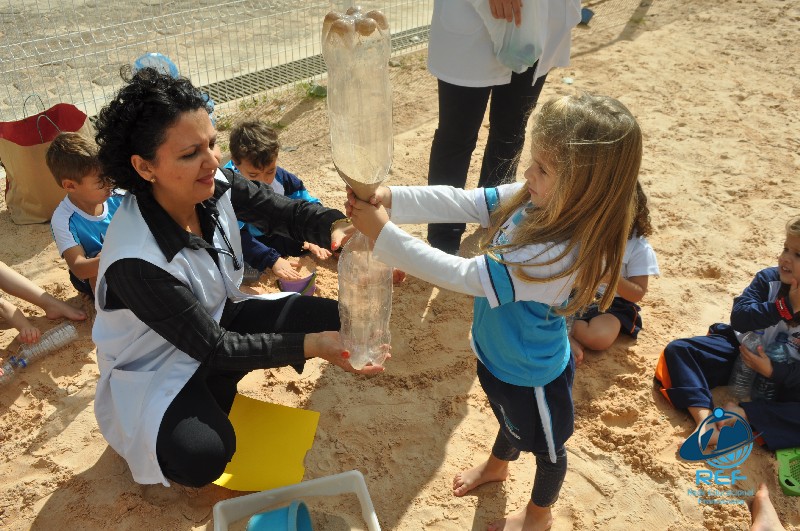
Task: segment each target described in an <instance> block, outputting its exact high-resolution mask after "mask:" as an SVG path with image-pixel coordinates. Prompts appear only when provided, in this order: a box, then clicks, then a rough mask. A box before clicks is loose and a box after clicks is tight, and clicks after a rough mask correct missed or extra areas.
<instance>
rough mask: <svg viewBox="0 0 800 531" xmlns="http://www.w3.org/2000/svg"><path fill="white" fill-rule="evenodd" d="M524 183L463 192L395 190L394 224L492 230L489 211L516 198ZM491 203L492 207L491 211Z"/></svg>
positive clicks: (439, 188)
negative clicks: (502, 201) (455, 225)
mask: <svg viewBox="0 0 800 531" xmlns="http://www.w3.org/2000/svg"><path fill="white" fill-rule="evenodd" d="M522 186H524V183H514V184H508V185H503V186H500V187H498V188H477V189H474V190H462V189H461V188H454V187H452V186H392V187H390V188H391V190H392V213H391V216H392V221H393V222H395V223H397V224H400V225H402V224H405V223H480V225H481V227H488V226H489V207H490V208H494V207H495V206H496V204H497V202H498V201H499V200H500V199H505V198H506V197H509V196H510V195H513V194H514V193H515V192H516V191H517V190H519V189H520V187H522ZM487 203H488V204H489V207H487Z"/></svg>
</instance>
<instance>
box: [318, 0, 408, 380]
mask: <svg viewBox="0 0 800 531" xmlns="http://www.w3.org/2000/svg"><path fill="white" fill-rule="evenodd" d="M390 49H391V41H390V35H389V24H388V22H387V21H386V17H385V16H383V14H382V13H380V12H379V11H369V12H366V13H363V12H362V11H361V10H360V9H359V8H357V7H351V8H350V9H348V10H347V11H346V12H345V13H337V12H331V13H328V14H327V15H326V16H325V21H324V22H323V27H322V55H323V57H324V58H325V63H326V65H327V67H328V119H329V123H330V131H331V152H332V156H333V163H334V165H335V166H336V170H337V171H338V172H339V176H340V177H341V178H342V179H343V180H344V181H345V183H347V184H348V185H349V186H350V187H351V188H352V189H353V191H354V192H355V194H356V195H357V196H358V197H359V198H361V199H364V200H366V199H369V197H370V196H371V195H372V194H373V193H374V192H375V189H376V188H377V187H378V186H379V185H380V184H381V183H382V182H383V181H384V180H385V179H386V176H387V175H388V173H389V168H390V167H391V165H392V155H393V135H392V91H391V85H390V83H389V71H388V66H389V54H390ZM371 246H372V243H371V242H370V240H369V238H367V237H366V236H364V235H363V234H361V233H358V232H357V233H355V234H354V235H353V237H352V238H351V239H350V241H348V243H347V244H346V245H345V246H344V248H343V249H342V253H341V255H340V257H339V265H338V271H339V315H340V319H341V322H342V328H341V330H340V335H341V338H342V342H343V343H344V345H345V348H347V350H349V351H350V364H351V365H352V366H353V367H354V368H356V369H361V368H363V367H364V366H366V365H368V364H372V365H382V364H383V362H384V360H385V359H386V354H387V353H388V348H389V342H390V339H391V338H390V333H389V320H390V317H391V312H392V268H391V267H389V266H387V265H385V264H383V263H381V262H379V261H377V260H375V259H374V257H373V255H372V250H371Z"/></svg>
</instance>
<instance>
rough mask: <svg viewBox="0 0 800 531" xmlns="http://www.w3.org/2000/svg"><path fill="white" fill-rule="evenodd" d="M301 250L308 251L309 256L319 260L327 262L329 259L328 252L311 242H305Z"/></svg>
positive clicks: (329, 254)
mask: <svg viewBox="0 0 800 531" xmlns="http://www.w3.org/2000/svg"><path fill="white" fill-rule="evenodd" d="M303 250H305V251H309V252H310V253H311V254H313V255H314V256H316V257H317V258H319V259H320V260H327V259H328V258H330V257H331V254H333V253H331V252H330V251H329V250H327V249H324V248H322V247H320V246H319V245H315V244H313V243H311V242H305V243H304V244H303Z"/></svg>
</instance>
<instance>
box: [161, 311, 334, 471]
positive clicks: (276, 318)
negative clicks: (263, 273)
mask: <svg viewBox="0 0 800 531" xmlns="http://www.w3.org/2000/svg"><path fill="white" fill-rule="evenodd" d="M238 304H241V305H244V306H243V307H241V308H240V309H239V311H238V312H237V313H236V315H235V316H234V317H232V318H231V319H230V321H229V322H225V318H224V317H223V322H222V323H221V325H223V328H225V329H226V330H229V331H231V332H237V333H240V334H257V333H280V332H283V333H312V332H322V331H325V330H339V327H340V323H339V306H338V303H337V302H336V301H335V300H330V299H323V298H321V297H304V296H291V297H286V298H282V299H276V300H260V299H250V300H247V301H244V302H241V303H238ZM246 374H247V372H242V371H220V370H210V369H208V367H206V366H201V367H200V368H199V369H198V370H197V371H196V372H195V373H194V375H193V376H192V378H191V379H190V380H189V381H188V382H187V383H186V385H185V386H184V387H183V389H182V390H181V391H180V392H179V393H178V395H177V396H176V397H175V399H174V400H173V401H172V403H171V404H170V406H169V407H168V408H167V411H166V413H164V418H163V419H162V421H161V426H160V427H159V430H158V439H157V440H156V457H157V458H158V463H159V465H160V466H161V471H162V472H163V474H164V476H166V477H167V479H169V480H171V481H175V482H176V483H180V484H181V485H186V486H188V487H202V486H204V485H207V484H209V483H211V482H212V481H214V480H216V479H217V478H219V477H220V476H221V475H222V473H223V472H224V471H225V466H226V465H227V464H228V462H229V461H230V460H231V458H232V457H233V454H234V452H235V451H236V435H235V434H234V431H233V426H232V425H231V422H230V420H228V413H230V410H231V406H232V405H233V399H234V397H235V396H236V385H237V384H238V383H239V380H241V379H242V378H244V376H245V375H246Z"/></svg>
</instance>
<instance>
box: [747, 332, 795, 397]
mask: <svg viewBox="0 0 800 531" xmlns="http://www.w3.org/2000/svg"><path fill="white" fill-rule="evenodd" d="M764 354H766V355H767V356H769V359H770V360H772V362H773V363H775V362H778V363H786V362H788V361H789V360H790V359H791V356H790V354H789V336H788V334H786V333H785V332H779V333H778V334H777V335H776V336H775V341H773V342H772V343H770V345H769V346H768V347H767V348H766V349H764ZM776 393H777V387H776V386H775V382H774V381H773V380H772V378H767V377H766V376H763V375H761V374H758V375H756V379H755V381H754V382H753V394H752V398H753V400H765V401H767V402H769V401H772V400H775V395H776Z"/></svg>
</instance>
